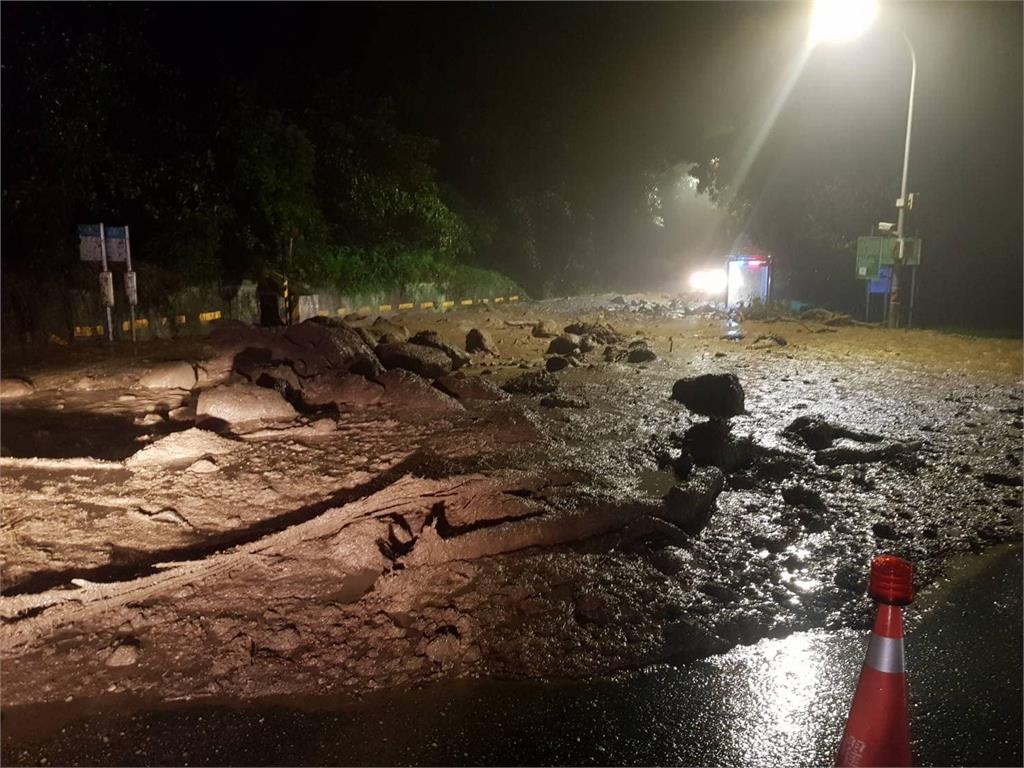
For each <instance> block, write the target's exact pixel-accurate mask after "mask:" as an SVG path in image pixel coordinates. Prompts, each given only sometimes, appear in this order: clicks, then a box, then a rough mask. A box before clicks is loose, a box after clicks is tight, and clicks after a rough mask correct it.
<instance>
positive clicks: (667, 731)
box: [3, 546, 1022, 766]
mask: <svg viewBox="0 0 1024 768" xmlns="http://www.w3.org/2000/svg"><path fill="white" fill-rule="evenodd" d="M1021 577H1022V569H1021V548H1020V547H1019V546H1012V547H1003V548H1001V549H1000V550H999V552H998V554H993V553H990V554H987V555H984V556H982V557H975V558H968V559H966V560H964V561H962V562H961V563H960V564H959V565H958V566H957V578H955V579H953V580H951V581H949V582H947V583H945V584H943V585H940V586H939V587H937V588H936V589H934V590H933V591H932V592H931V593H929V594H928V595H926V596H925V597H924V598H923V599H922V600H921V601H920V605H919V606H918V610H917V611H916V612H912V613H911V615H910V616H909V622H908V635H907V661H908V665H909V668H910V674H911V698H912V700H913V712H912V726H913V729H914V732H913V736H914V742H915V753H916V757H917V761H918V763H919V764H921V765H951V764H967V765H1020V764H1021V721H1022V718H1021V714H1022V711H1021V706H1022V688H1021V675H1022V667H1021V621H1022V619H1021V615H1022V614H1021ZM929 604H931V605H932V606H934V608H933V609H932V610H928V611H921V610H920V609H921V608H926V607H928V606H929ZM865 645H866V636H865V635H864V634H863V633H861V632H854V631H848V630H844V631H841V632H825V631H811V632H800V633H796V634H793V635H790V636H789V637H786V638H782V639H776V640H763V641H761V642H759V643H757V644H755V645H752V646H741V647H738V648H735V649H733V650H732V651H730V652H728V653H726V654H723V655H721V656H717V657H713V658H711V659H708V660H706V661H703V662H698V663H695V664H691V665H687V666H681V667H667V666H662V667H657V668H653V669H650V670H646V671H643V672H639V673H634V674H631V675H627V676H623V677H622V678H620V679H617V680H604V681H589V682H573V683H547V684H544V683H536V682H530V683H508V682H479V681H463V682H459V683H449V684H441V685H436V686H431V687H428V688H426V689H423V690H418V691H411V692H405V693H401V694H394V693H392V694H389V695H386V696H381V697H380V698H379V699H376V700H369V701H367V702H364V703H362V704H359V705H346V706H342V707H336V708H334V709H333V710H321V711H312V712H310V711H306V712H303V711H299V710H298V709H297V702H294V701H292V702H287V703H284V704H281V705H276V706H273V707H263V708H260V709H253V708H250V709H246V710H242V711H239V710H233V709H228V708H223V707H220V708H218V707H212V706H194V707H190V708H187V709H180V708H179V709H175V710H164V711H159V712H149V713H139V714H132V715H120V716H117V715H107V716H94V717H91V718H89V719H86V720H80V721H78V722H74V723H71V724H69V725H67V726H66V727H65V728H64V729H63V730H61V731H60V732H59V733H56V734H51V735H50V736H49V737H48V738H47V739H45V740H44V741H42V742H39V743H37V744H28V743H27V742H25V741H21V740H20V739H21V738H23V737H24V734H25V728H26V724H25V720H26V719H28V718H37V717H42V716H44V713H43V712H41V711H38V710H37V711H33V712H22V713H18V712H14V713H11V712H8V713H5V716H4V721H5V729H4V730H5V735H4V755H3V756H4V762H5V763H7V764H11V763H15V762H29V763H38V762H39V760H40V758H45V759H46V760H47V761H48V762H49V763H51V764H76V763H79V764H165V765H166V764H253V765H266V764H271V765H290V764H291V765H296V764H299V765H300V764H357V765H364V764H365V765H374V764H375V765H403V764H427V765H447V764H499V765H515V764H539V765H544V764H548V765H550V764H575V765H581V764H626V765H658V764H666V765H668V764H682V765H743V766H762V765H821V764H830V763H831V760H832V752H833V750H834V748H835V745H836V743H837V742H838V739H839V736H840V732H841V730H842V727H843V722H844V718H845V716H846V712H847V709H848V707H849V699H850V695H851V693H852V690H853V687H854V684H855V682H856V677H857V673H858V671H859V668H860V664H861V661H862V660H863V654H864V648H865ZM302 704H304V705H308V704H309V702H308V701H304V702H302ZM320 706H324V707H326V706H328V705H327V704H326V703H324V702H321V703H320ZM12 715H13V717H12ZM19 719H20V722H19ZM12 725H13V726H15V727H14V728H13V729H12V728H10V727H9V726H12ZM12 731H13V732H14V733H15V735H16V736H17V735H18V734H21V736H20V737H19V742H18V743H15V742H13V741H12V740H11V739H12V737H11V733H12Z"/></svg>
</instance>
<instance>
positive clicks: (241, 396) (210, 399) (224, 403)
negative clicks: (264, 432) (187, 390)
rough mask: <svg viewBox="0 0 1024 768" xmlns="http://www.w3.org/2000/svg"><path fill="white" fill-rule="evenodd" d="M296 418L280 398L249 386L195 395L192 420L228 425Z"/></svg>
mask: <svg viewBox="0 0 1024 768" xmlns="http://www.w3.org/2000/svg"><path fill="white" fill-rule="evenodd" d="M297 415H298V414H297V413H296V412H295V409H294V408H292V406H291V404H289V403H288V401H287V400H285V399H284V398H283V397H281V394H280V393H279V392H277V391H276V390H273V389H267V388H266V387H256V386H252V385H251V384H231V385H224V386H220V387H214V388H213V389H206V390H203V391H202V392H200V393H199V399H198V401H197V402H196V417H197V418H199V419H203V418H209V419H218V420H220V421H223V422H226V423H228V424H232V425H234V424H246V423H250V422H255V421H291V420H292V419H294V418H295V417H296V416H297Z"/></svg>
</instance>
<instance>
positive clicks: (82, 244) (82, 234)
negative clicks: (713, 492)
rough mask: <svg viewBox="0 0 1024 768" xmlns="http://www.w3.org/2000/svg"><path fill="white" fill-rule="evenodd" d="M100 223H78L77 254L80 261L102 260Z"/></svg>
mask: <svg viewBox="0 0 1024 768" xmlns="http://www.w3.org/2000/svg"><path fill="white" fill-rule="evenodd" d="M102 231H103V230H102V229H101V225H100V224H79V225H78V255H79V258H81V259H82V261H100V262H102V261H103V235H102Z"/></svg>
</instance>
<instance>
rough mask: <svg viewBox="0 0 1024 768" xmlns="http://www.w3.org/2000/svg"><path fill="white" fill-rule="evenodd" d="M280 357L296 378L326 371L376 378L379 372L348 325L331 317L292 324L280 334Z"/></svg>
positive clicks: (367, 349) (380, 368) (373, 357)
mask: <svg viewBox="0 0 1024 768" xmlns="http://www.w3.org/2000/svg"><path fill="white" fill-rule="evenodd" d="M284 341H285V345H284V348H283V349H280V350H277V349H275V350H273V351H274V353H275V357H276V356H277V355H283V356H284V357H285V359H287V360H288V361H289V362H290V363H291V365H292V367H293V368H294V369H295V372H296V373H297V374H299V376H303V377H305V376H316V375H317V374H321V373H326V372H331V371H333V372H335V373H358V374H360V375H362V376H376V375H378V374H380V373H383V371H384V368H383V366H381V364H380V361H379V360H378V359H377V356H376V355H374V353H373V350H372V349H371V348H370V347H369V346H367V344H366V341H365V340H364V339H363V337H362V336H361V335H360V334H359V333H358V332H357V331H356V330H355V329H354V328H353V327H352V326H350V325H349V324H348V323H346V322H344V321H343V320H339V319H337V318H333V317H312V318H310V319H309V320H306V321H304V322H301V323H299V324H298V325H293V326H291V327H290V328H288V330H286V331H285V333H284Z"/></svg>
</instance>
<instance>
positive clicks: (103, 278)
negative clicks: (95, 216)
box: [78, 222, 114, 341]
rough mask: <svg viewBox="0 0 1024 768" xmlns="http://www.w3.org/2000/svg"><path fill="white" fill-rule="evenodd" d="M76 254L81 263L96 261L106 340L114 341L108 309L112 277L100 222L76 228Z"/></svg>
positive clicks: (111, 296) (111, 302)
mask: <svg viewBox="0 0 1024 768" xmlns="http://www.w3.org/2000/svg"><path fill="white" fill-rule="evenodd" d="M78 254H79V257H80V258H81V259H82V261H98V262H100V264H101V266H102V270H101V271H100V300H101V301H102V302H103V307H104V308H105V309H106V311H107V338H108V339H109V340H110V341H113V340H114V320H113V318H112V317H111V314H110V308H111V307H113V306H114V275H113V274H112V273H111V272H110V270H109V269H107V239H106V232H105V231H104V228H103V224H102V222H101V223H100V224H82V225H79V227H78Z"/></svg>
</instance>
